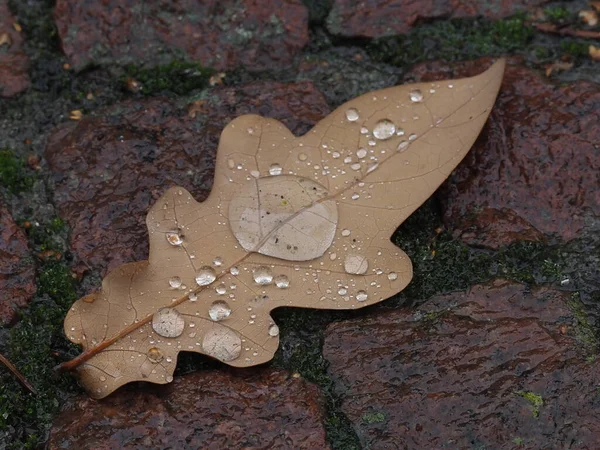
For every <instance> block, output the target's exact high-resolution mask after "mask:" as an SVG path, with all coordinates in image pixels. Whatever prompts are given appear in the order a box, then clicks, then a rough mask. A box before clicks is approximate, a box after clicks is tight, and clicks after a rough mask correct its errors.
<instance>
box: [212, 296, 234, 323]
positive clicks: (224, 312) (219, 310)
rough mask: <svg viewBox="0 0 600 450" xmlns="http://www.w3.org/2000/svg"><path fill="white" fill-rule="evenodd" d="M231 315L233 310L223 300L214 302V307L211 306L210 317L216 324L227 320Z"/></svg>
mask: <svg viewBox="0 0 600 450" xmlns="http://www.w3.org/2000/svg"><path fill="white" fill-rule="evenodd" d="M230 314H231V308H230V307H229V305H228V304H227V302H224V301H222V300H218V301H216V302H214V303H213V304H212V305H210V308H209V309H208V315H209V317H210V318H211V319H212V320H214V321H215V322H219V321H221V320H225V319H227V318H228V317H229V315H230Z"/></svg>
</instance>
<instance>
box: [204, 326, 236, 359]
mask: <svg viewBox="0 0 600 450" xmlns="http://www.w3.org/2000/svg"><path fill="white" fill-rule="evenodd" d="M202 350H203V351H204V353H206V354H207V355H210V356H212V357H214V358H217V359H218V360H220V361H224V362H228V361H233V360H234V359H237V358H238V357H239V356H240V354H241V352H242V340H241V339H240V337H239V335H238V334H237V333H236V332H235V331H233V330H230V329H228V328H225V327H220V328H216V329H211V330H208V331H207V332H206V334H205V335H204V338H203V339H202Z"/></svg>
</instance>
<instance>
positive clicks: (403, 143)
mask: <svg viewBox="0 0 600 450" xmlns="http://www.w3.org/2000/svg"><path fill="white" fill-rule="evenodd" d="M407 148H408V141H406V140H404V141H400V143H399V144H398V148H397V149H396V150H398V151H399V152H403V151H404V150H406V149H407Z"/></svg>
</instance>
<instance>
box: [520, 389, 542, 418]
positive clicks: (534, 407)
mask: <svg viewBox="0 0 600 450" xmlns="http://www.w3.org/2000/svg"><path fill="white" fill-rule="evenodd" d="M516 394H517V395H519V396H521V397H523V398H524V399H525V400H527V401H528V402H529V403H530V404H531V413H532V414H533V417H535V418H536V419H537V418H538V417H539V416H540V408H541V407H542V406H544V399H543V398H542V396H541V395H538V394H535V393H533V392H529V391H517V392H516Z"/></svg>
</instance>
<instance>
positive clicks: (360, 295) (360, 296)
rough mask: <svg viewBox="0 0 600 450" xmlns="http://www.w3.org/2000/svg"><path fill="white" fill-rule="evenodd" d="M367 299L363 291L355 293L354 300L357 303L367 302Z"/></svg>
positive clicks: (367, 296)
mask: <svg viewBox="0 0 600 450" xmlns="http://www.w3.org/2000/svg"><path fill="white" fill-rule="evenodd" d="M367 298H369V295H368V294H367V293H366V292H365V291H358V292H357V293H356V300H358V301H359V302H364V301H366V300H367Z"/></svg>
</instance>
